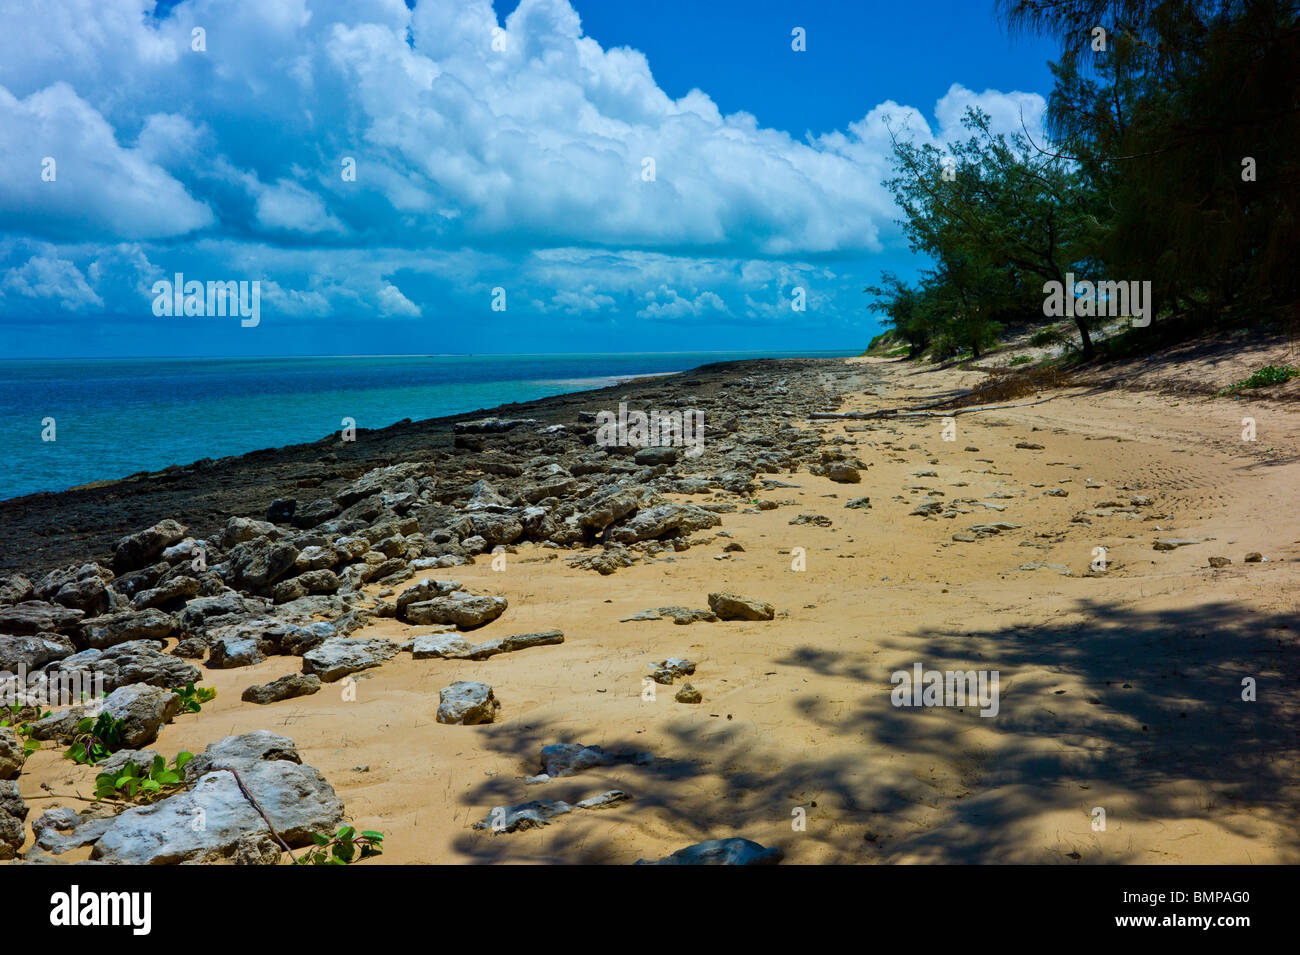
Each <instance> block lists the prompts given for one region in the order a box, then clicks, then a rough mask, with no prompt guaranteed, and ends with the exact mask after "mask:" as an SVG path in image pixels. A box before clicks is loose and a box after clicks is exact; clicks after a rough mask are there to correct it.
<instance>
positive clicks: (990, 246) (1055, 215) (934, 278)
mask: <svg viewBox="0 0 1300 955" xmlns="http://www.w3.org/2000/svg"><path fill="white" fill-rule="evenodd" d="M990 124H991V120H990V117H989V116H988V114H986V113H984V112H982V111H980V110H978V109H970V110H968V111H967V113H966V116H965V117H964V118H963V120H962V125H963V126H964V127H965V128H966V130H967V132H968V133H969V136H968V138H967V139H965V140H964V141H961V142H956V143H953V144H951V146H950V147H949V151H948V153H945V152H944V151H942V150H940V149H938V148H936V147H935V146H932V145H929V144H922V145H920V146H917V145H916V144H914V143H913V142H911V141H910V140H908V139H907V138H905V137H903V136H900V135H898V134H895V138H894V160H893V174H892V176H891V178H889V179H888V180H886V182H885V185H886V186H887V187H888V188H889V190H890V192H891V193H893V196H894V199H895V201H896V202H897V203H898V206H899V208H901V209H902V210H903V214H904V216H905V218H904V219H903V220H902V221H901V222H900V224H901V225H902V227H903V231H904V233H905V234H906V235H907V237H908V240H909V244H910V246H911V248H912V250H913V251H914V252H918V253H922V254H924V255H926V256H927V257H928V258H929V259H930V261H931V262H932V263H933V267H932V268H930V269H926V270H923V271H922V273H921V280H920V282H919V284H918V285H917V286H916V287H912V286H909V285H907V284H905V283H903V282H901V281H899V280H898V279H897V278H896V277H895V276H893V275H891V274H888V273H886V274H885V275H884V276H882V279H881V283H880V285H878V286H872V287H870V288H868V289H866V291H867V292H869V293H872V294H873V295H874V296H875V301H874V302H873V303H872V309H873V311H876V312H878V313H882V314H884V316H885V319H886V322H887V323H888V324H890V325H892V326H893V328H894V331H895V332H896V334H897V335H898V337H899V338H901V339H902V340H904V341H906V342H907V343H908V344H909V345H910V346H911V347H912V349H913V354H919V353H920V352H922V351H924V350H926V349H932V351H933V356H934V357H935V358H937V359H943V358H948V357H951V356H953V355H957V354H962V353H965V352H967V351H969V352H970V353H971V355H972V356H973V357H974V358H979V357H980V356H981V355H982V354H983V353H984V352H985V351H986V350H987V349H989V348H990V347H992V346H993V345H994V344H996V343H997V341H998V337H999V335H1000V334H1001V333H1002V331H1003V329H1004V328H1005V327H1006V326H1007V325H1008V324H1013V323H1014V324H1017V325H1023V324H1032V323H1041V322H1043V321H1045V320H1046V318H1045V316H1044V314H1043V299H1044V293H1043V285H1044V283H1045V282H1050V281H1064V278H1065V274H1066V273H1067V272H1074V273H1075V274H1076V275H1077V276H1079V277H1083V276H1085V275H1087V274H1089V271H1090V261H1091V260H1090V249H1089V234H1090V230H1091V225H1090V222H1091V218H1092V217H1093V216H1094V214H1095V211H1096V210H1095V206H1096V205H1097V198H1096V196H1095V195H1093V194H1092V193H1091V192H1090V191H1089V190H1088V189H1087V183H1086V181H1085V180H1084V179H1083V177H1082V175H1081V174H1080V173H1079V171H1078V169H1077V168H1076V167H1074V166H1073V165H1072V164H1070V163H1068V162H1066V161H1064V160H1061V159H1058V158H1056V157H1051V156H1046V157H1045V156H1043V155H1042V154H1041V153H1039V152H1038V151H1037V150H1036V149H1035V148H1034V147H1033V145H1032V144H1031V143H1030V141H1029V139H1028V137H1027V136H1025V135H1021V134H1016V135H1011V136H1008V135H1006V134H1003V133H994V132H993V131H992V129H991V125H990ZM891 132H893V131H892V130H891ZM900 132H901V131H900ZM1077 325H1078V328H1079V334H1080V337H1081V342H1082V347H1083V348H1084V350H1085V352H1088V353H1091V349H1092V342H1091V339H1090V337H1089V332H1088V326H1087V324H1086V319H1084V318H1082V317H1081V318H1079V319H1077Z"/></svg>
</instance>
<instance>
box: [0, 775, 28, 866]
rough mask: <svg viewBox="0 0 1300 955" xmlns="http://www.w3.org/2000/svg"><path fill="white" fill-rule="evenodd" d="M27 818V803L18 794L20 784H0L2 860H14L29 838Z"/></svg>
mask: <svg viewBox="0 0 1300 955" xmlns="http://www.w3.org/2000/svg"><path fill="white" fill-rule="evenodd" d="M26 818H27V803H25V802H23V797H22V796H20V795H19V794H18V783H16V782H15V781H13V780H7V781H4V782H0V859H12V858H13V857H14V856H16V855H17V854H18V849H19V847H21V846H22V844H23V841H24V840H25V839H26V838H27V833H26V831H25V830H24V829H23V820H25V819H26Z"/></svg>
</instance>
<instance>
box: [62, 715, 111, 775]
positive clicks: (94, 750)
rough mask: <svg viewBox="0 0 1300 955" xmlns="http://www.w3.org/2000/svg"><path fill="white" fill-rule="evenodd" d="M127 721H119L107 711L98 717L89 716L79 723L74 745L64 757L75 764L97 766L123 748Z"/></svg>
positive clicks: (73, 740)
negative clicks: (123, 733)
mask: <svg viewBox="0 0 1300 955" xmlns="http://www.w3.org/2000/svg"><path fill="white" fill-rule="evenodd" d="M125 726H126V720H122V719H118V718H116V717H115V716H113V714H112V713H109V712H108V711H107V710H105V711H104V712H102V713H100V714H99V716H98V717H94V716H87V717H86V718H85V719H82V720H79V721H78V722H77V726H76V730H75V734H76V735H74V736H73V738H72V745H71V746H70V747H68V749H67V751H66V752H64V754H63V755H64V756H66V757H67V758H68V759H70V760H72V761H73V762H74V763H82V764H88V765H91V766H93V765H95V763H98V762H99V761H100V760H102V759H105V758H107V757H108V756H111V755H112V754H113V753H115V752H116V751H117V750H119V749H121V748H122V745H123V744H122V730H123V728H124V727H125Z"/></svg>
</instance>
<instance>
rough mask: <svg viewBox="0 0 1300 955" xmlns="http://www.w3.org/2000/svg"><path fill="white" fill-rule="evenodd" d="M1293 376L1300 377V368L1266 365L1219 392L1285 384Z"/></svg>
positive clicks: (1229, 392)
mask: <svg viewBox="0 0 1300 955" xmlns="http://www.w3.org/2000/svg"><path fill="white" fill-rule="evenodd" d="M1292 378H1300V368H1293V367H1291V366H1290V365H1282V366H1280V367H1279V366H1277V365H1265V366H1264V367H1263V368H1261V369H1259V371H1256V372H1254V373H1253V374H1252V375H1251V376H1250V377H1249V378H1243V379H1242V380H1241V381H1239V382H1237V383H1236V384H1235V385H1232V386H1230V387H1228V388H1225V389H1223V391H1221V392H1219V394H1220V395H1227V394H1231V393H1232V392H1234V391H1241V390H1242V389H1244V388H1267V387H1268V386H1269V385H1284V384H1286V383H1287V382H1288V381H1290V380H1291V379H1292Z"/></svg>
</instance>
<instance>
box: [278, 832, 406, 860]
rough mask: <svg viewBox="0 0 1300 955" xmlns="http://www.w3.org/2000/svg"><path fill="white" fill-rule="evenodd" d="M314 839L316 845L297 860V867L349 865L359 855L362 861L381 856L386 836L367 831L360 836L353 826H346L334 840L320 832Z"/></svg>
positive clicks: (315, 834)
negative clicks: (382, 844) (381, 848)
mask: <svg viewBox="0 0 1300 955" xmlns="http://www.w3.org/2000/svg"><path fill="white" fill-rule="evenodd" d="M312 838H313V839H314V840H315V841H316V845H315V846H313V847H312V848H311V849H310V850H309V851H308V852H307V853H306V854H304V855H303V856H301V857H300V858H298V859H295V860H294V864H295V865H347V864H348V863H350V862H352V861H354V860H355V859H356V858H357V857H358V853H359V854H360V858H362V859H369V858H370V857H371V856H377V855H381V854H382V853H381V850H380V848H379V846H380V843H382V842H383V841H384V834H383V833H382V832H374V831H373V830H369V829H367V830H366V831H364V832H362V833H360V834H359V835H358V834H357V831H356V829H354V828H353V827H352V826H344V827H343V828H342V829H340V830H339V831H338V832H336V833H335V834H334V838H332V839H331V838H329V837H328V836H325V835H322V834H321V833H319V832H317V833H313V834H312Z"/></svg>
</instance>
